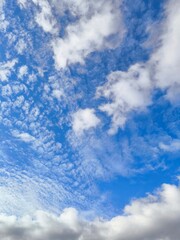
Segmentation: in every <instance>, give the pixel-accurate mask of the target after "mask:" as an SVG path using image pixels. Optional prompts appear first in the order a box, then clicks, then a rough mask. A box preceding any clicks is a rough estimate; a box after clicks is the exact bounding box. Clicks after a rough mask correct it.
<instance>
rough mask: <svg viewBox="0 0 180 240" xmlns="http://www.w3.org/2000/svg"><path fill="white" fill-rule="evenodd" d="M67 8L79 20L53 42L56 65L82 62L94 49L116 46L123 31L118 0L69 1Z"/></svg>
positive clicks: (59, 66) (62, 65) (62, 66)
mask: <svg viewBox="0 0 180 240" xmlns="http://www.w3.org/2000/svg"><path fill="white" fill-rule="evenodd" d="M64 5H66V4H65V3H64ZM66 7H67V8H68V9H69V10H70V11H72V13H73V14H74V15H75V16H76V17H78V19H79V20H78V21H76V22H75V23H72V24H69V25H68V26H67V28H66V30H65V36H64V37H63V38H57V39H56V40H53V42H52V46H53V51H54V58H55V62H56V66H57V68H64V67H66V66H67V65H70V64H74V63H81V64H83V63H84V60H85V58H86V57H87V55H88V54H90V53H91V52H94V51H98V50H101V49H104V48H114V47H115V46H116V45H117V42H119V40H120V35H122V32H123V27H122V23H121V22H122V21H121V15H120V9H119V4H117V1H104V0H100V1H97V2H95V1H92V0H89V1H77V2H74V1H70V2H69V4H67V6H66ZM121 37H122V36H121Z"/></svg>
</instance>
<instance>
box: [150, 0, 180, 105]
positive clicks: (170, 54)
mask: <svg viewBox="0 0 180 240" xmlns="http://www.w3.org/2000/svg"><path fill="white" fill-rule="evenodd" d="M165 10H166V15H167V18H166V20H165V22H164V24H163V29H162V32H163V33H162V35H161V36H160V39H159V40H160V47H159V49H158V50H157V51H156V52H155V54H154V55H153V57H152V59H151V61H152V62H153V64H155V71H156V73H155V74H156V75H155V77H156V86H157V87H158V88H161V89H168V91H167V98H168V99H169V100H170V101H172V102H174V100H176V98H179V97H178V96H179V95H180V67H179V66H180V41H179V39H180V28H179V25H180V2H179V1H178V0H172V1H169V3H168V4H167V6H166V9H165Z"/></svg>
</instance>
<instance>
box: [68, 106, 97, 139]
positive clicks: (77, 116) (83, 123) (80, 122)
mask: <svg viewBox="0 0 180 240" xmlns="http://www.w3.org/2000/svg"><path fill="white" fill-rule="evenodd" d="M72 118H73V121H72V128H73V131H74V132H75V133H76V134H77V135H81V134H82V133H83V132H84V131H85V130H88V129H90V128H94V127H96V126H97V125H98V124H99V123H100V120H99V118H98V117H97V116H96V115H95V111H94V109H90V108H86V109H79V110H78V111H77V112H75V113H74V114H73V116H72Z"/></svg>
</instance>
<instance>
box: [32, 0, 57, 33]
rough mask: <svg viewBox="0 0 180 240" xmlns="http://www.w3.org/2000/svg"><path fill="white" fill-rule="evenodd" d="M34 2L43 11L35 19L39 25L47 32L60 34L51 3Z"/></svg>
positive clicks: (36, 0)
mask: <svg viewBox="0 0 180 240" xmlns="http://www.w3.org/2000/svg"><path fill="white" fill-rule="evenodd" d="M33 2H34V3H35V4H36V5H38V6H39V7H40V8H41V11H40V12H39V13H37V14H36V17H35V19H36V22H37V24H38V25H39V26H40V27H42V29H43V30H44V31H45V32H49V33H51V34H56V33H58V27H57V23H56V19H55V17H54V16H53V13H52V9H51V6H50V4H49V2H48V1H46V0H44V1H39V0H33Z"/></svg>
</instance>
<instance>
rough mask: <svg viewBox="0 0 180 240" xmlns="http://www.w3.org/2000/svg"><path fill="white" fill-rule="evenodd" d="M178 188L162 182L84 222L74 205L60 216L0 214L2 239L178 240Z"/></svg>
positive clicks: (179, 200) (179, 191) (0, 235)
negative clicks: (108, 215) (112, 212)
mask: <svg viewBox="0 0 180 240" xmlns="http://www.w3.org/2000/svg"><path fill="white" fill-rule="evenodd" d="M179 203H180V189H179V187H176V186H174V185H168V184H164V185H163V186H162V188H161V190H159V192H158V193H157V194H155V195H149V196H148V197H146V198H144V199H138V200H135V201H133V202H132V203H131V204H130V205H128V206H126V207H125V209H124V214H123V215H120V216H116V217H114V218H112V219H111V220H99V219H96V220H95V221H91V222H89V221H86V220H83V219H82V217H81V216H80V215H79V214H78V212H77V211H76V210H75V209H74V208H67V209H64V211H63V212H62V213H61V215H60V216H55V215H52V214H50V213H47V212H43V211H38V212H36V214H35V216H33V217H30V216H25V217H22V218H16V217H15V216H6V215H2V214H1V215H0V237H1V239H2V240H5V239H9V240H16V239H21V240H25V239H32V240H50V239H53V240H55V239H63V240H109V239H111V240H118V239H122V240H145V239H147V240H160V239H161V240H177V239H179V235H180V229H179V224H180V207H179Z"/></svg>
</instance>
